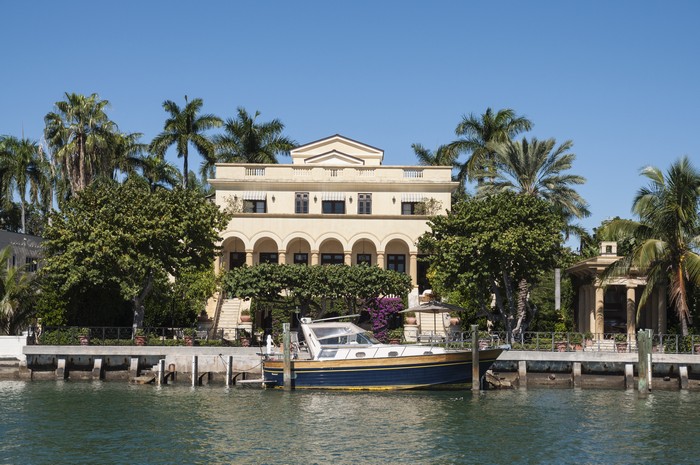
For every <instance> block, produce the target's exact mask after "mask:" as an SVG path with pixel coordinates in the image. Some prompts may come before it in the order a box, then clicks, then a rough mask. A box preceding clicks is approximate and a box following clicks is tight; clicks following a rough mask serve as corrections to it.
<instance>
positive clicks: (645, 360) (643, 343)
mask: <svg viewBox="0 0 700 465" xmlns="http://www.w3.org/2000/svg"><path fill="white" fill-rule="evenodd" d="M651 336H652V332H651V330H650V329H640V330H639V332H638V334H637V350H638V351H639V352H638V355H639V362H638V365H637V371H638V380H639V387H638V390H639V396H640V397H646V396H647V395H648V394H649V392H651Z"/></svg>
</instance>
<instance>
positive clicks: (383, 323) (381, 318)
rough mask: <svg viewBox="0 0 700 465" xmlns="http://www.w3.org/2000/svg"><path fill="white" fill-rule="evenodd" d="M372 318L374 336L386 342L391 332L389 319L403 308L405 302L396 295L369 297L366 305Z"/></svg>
mask: <svg viewBox="0 0 700 465" xmlns="http://www.w3.org/2000/svg"><path fill="white" fill-rule="evenodd" d="M365 309H366V310H367V312H368V313H369V316H370V319H371V320H372V332H373V333H374V337H376V338H377V339H379V340H380V341H382V342H386V340H387V333H388V332H389V320H390V319H391V317H392V315H395V314H397V313H398V312H400V311H401V310H403V302H402V301H401V299H399V298H396V297H376V298H373V299H369V300H368V301H367V305H366V307H365Z"/></svg>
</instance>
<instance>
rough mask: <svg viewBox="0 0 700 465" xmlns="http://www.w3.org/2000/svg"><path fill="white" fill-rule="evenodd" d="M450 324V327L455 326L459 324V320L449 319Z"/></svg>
mask: <svg viewBox="0 0 700 465" xmlns="http://www.w3.org/2000/svg"><path fill="white" fill-rule="evenodd" d="M450 324H451V325H452V326H457V325H458V324H459V318H457V317H452V318H450Z"/></svg>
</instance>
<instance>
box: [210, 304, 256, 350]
mask: <svg viewBox="0 0 700 465" xmlns="http://www.w3.org/2000/svg"><path fill="white" fill-rule="evenodd" d="M249 307H250V302H249V301H248V302H245V301H243V300H242V299H224V301H223V303H222V304H221V311H220V313H219V322H218V324H217V327H216V329H217V330H218V331H219V332H221V331H223V336H224V339H228V340H233V339H238V329H239V328H240V329H243V328H242V326H246V325H241V319H240V316H241V311H242V310H244V309H247V308H249ZM247 327H248V328H246V329H249V327H250V324H248V325H247Z"/></svg>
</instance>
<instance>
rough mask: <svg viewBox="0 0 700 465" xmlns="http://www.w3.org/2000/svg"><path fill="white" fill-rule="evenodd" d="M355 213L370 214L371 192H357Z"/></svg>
mask: <svg viewBox="0 0 700 465" xmlns="http://www.w3.org/2000/svg"><path fill="white" fill-rule="evenodd" d="M357 214H358V215H371V214H372V194H357Z"/></svg>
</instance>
